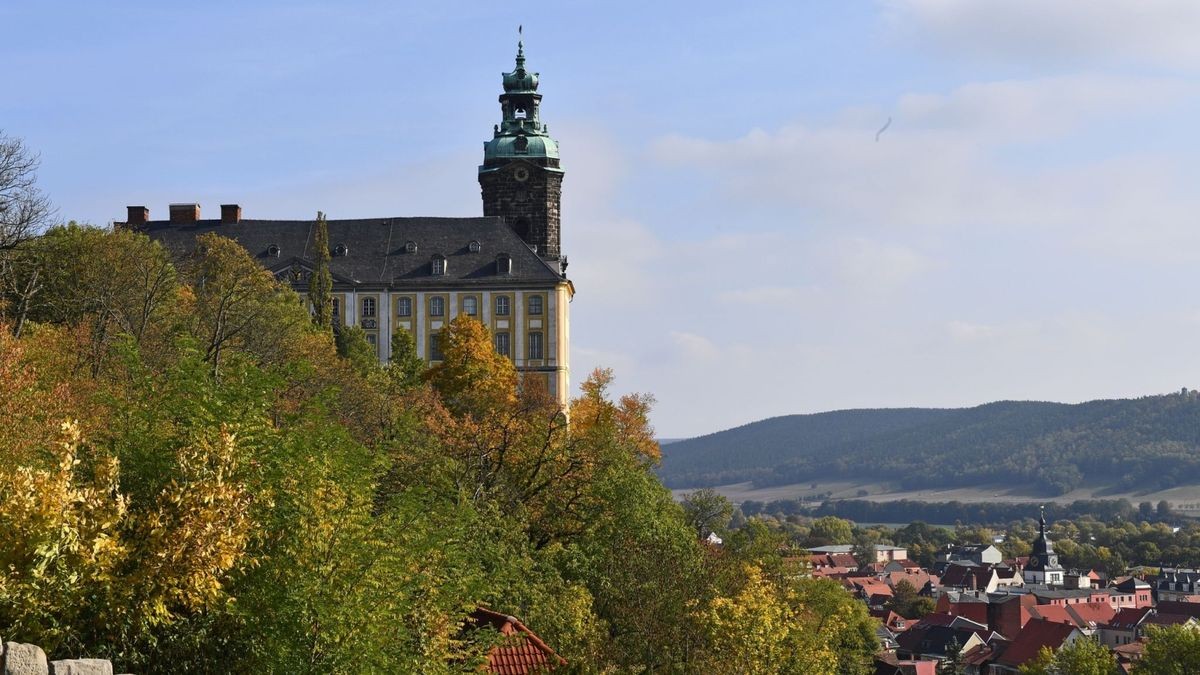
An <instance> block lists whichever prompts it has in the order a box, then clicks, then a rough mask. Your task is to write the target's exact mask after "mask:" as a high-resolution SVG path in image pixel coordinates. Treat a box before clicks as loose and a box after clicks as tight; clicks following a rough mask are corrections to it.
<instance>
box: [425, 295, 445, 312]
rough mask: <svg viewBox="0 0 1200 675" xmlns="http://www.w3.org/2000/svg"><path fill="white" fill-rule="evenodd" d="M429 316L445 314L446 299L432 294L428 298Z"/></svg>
mask: <svg viewBox="0 0 1200 675" xmlns="http://www.w3.org/2000/svg"><path fill="white" fill-rule="evenodd" d="M429 316H446V299H445V298H443V297H441V296H437V295H435V296H433V297H432V298H430V299H429Z"/></svg>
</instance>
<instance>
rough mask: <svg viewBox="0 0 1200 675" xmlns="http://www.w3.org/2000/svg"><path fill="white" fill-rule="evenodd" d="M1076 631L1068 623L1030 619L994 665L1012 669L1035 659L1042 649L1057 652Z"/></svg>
mask: <svg viewBox="0 0 1200 675" xmlns="http://www.w3.org/2000/svg"><path fill="white" fill-rule="evenodd" d="M1038 609H1041V608H1040V607H1039V608H1038ZM1076 630H1077V629H1076V628H1075V626H1074V625H1072V624H1069V623H1054V622H1052V621H1045V620H1043V619H1031V620H1030V621H1029V623H1027V624H1025V627H1024V628H1022V629H1021V632H1020V633H1017V637H1016V638H1014V639H1013V641H1012V644H1010V645H1009V646H1008V648H1007V649H1005V650H1004V653H1003V654H1001V655H1000V658H998V659H996V663H998V664H1000V665H1005V666H1009V667H1014V668H1015V667H1017V666H1020V665H1022V664H1025V663H1028V662H1029V661H1032V660H1033V659H1034V658H1036V657H1037V655H1038V652H1039V651H1041V650H1042V647H1049V648H1050V649H1053V650H1057V649H1058V648H1059V647H1061V646H1062V645H1063V643H1064V642H1066V641H1067V638H1068V637H1070V636H1071V633H1073V632H1075V631H1076Z"/></svg>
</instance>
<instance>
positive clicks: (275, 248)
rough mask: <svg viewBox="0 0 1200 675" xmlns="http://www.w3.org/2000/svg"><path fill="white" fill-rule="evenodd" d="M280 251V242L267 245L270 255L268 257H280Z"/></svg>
mask: <svg viewBox="0 0 1200 675" xmlns="http://www.w3.org/2000/svg"><path fill="white" fill-rule="evenodd" d="M279 253H280V251H279V245H278V244H271V245H270V246H267V256H268V257H271V258H278V257H279Z"/></svg>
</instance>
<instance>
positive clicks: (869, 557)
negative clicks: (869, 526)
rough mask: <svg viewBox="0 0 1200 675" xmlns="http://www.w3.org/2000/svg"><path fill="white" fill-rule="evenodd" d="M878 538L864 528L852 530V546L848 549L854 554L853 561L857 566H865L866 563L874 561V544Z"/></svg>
mask: <svg viewBox="0 0 1200 675" xmlns="http://www.w3.org/2000/svg"><path fill="white" fill-rule="evenodd" d="M876 543H878V539H877V538H876V537H874V536H873V535H872V534H871V533H870V532H868V531H866V530H856V531H855V532H854V544H853V545H854V548H853V549H851V550H850V553H851V555H853V556H854V561H855V562H857V563H858V566H859V567H860V568H861V567H866V566H867V565H871V564H874V563H875V562H876V555H875V544H876Z"/></svg>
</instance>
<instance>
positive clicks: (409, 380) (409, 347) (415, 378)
mask: <svg viewBox="0 0 1200 675" xmlns="http://www.w3.org/2000/svg"><path fill="white" fill-rule="evenodd" d="M388 372H389V373H390V374H391V375H392V378H393V379H394V380H395V381H396V383H397V384H399V385H400V387H401V388H404V389H407V388H409V387H414V386H416V385H417V384H420V382H421V373H424V372H425V359H422V358H421V355H420V354H418V353H417V341H416V340H415V339H414V338H413V335H412V333H411V332H409V331H406V330H403V329H399V328H398V329H396V330H395V331H393V332H392V348H391V353H390V354H389V355H388Z"/></svg>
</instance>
